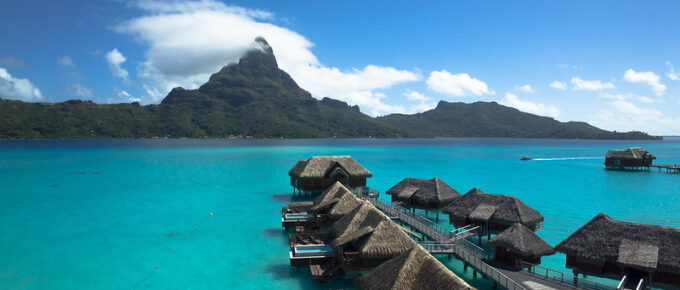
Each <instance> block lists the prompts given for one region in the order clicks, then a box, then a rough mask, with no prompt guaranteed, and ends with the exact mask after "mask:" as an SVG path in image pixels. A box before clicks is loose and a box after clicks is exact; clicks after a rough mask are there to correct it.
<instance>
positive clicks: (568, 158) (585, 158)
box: [531, 157, 604, 161]
mask: <svg viewBox="0 0 680 290" xmlns="http://www.w3.org/2000/svg"><path fill="white" fill-rule="evenodd" d="M602 158H604V157H561V158H534V159H531V160H533V161H556V160H587V159H602Z"/></svg>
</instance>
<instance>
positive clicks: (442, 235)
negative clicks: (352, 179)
mask: <svg viewBox="0 0 680 290" xmlns="http://www.w3.org/2000/svg"><path fill="white" fill-rule="evenodd" d="M369 201H370V202H371V203H372V204H373V205H375V206H376V207H377V208H378V209H380V210H382V211H383V212H384V213H386V214H387V215H392V216H396V217H397V218H399V219H400V220H401V221H402V222H404V223H406V224H408V225H410V226H411V227H412V228H413V229H415V230H417V231H420V232H421V233H423V234H425V235H428V236H430V237H431V238H433V239H435V240H438V241H446V240H448V238H449V237H450V236H451V232H450V231H448V230H446V229H445V228H443V227H441V226H439V225H437V224H436V223H434V222H432V221H430V220H428V219H427V218H425V217H422V216H420V215H418V214H415V213H412V212H411V211H409V210H407V209H405V208H402V207H399V206H396V205H395V204H393V203H391V202H388V201H383V200H377V199H369ZM458 241H465V242H461V243H463V244H461V243H459V242H455V243H454V242H449V243H448V244H442V243H439V244H425V245H426V246H425V247H430V249H442V250H443V249H446V250H447V251H449V250H451V253H452V254H455V255H456V256H458V257H460V259H462V260H463V261H465V262H466V263H468V264H469V265H470V266H471V267H473V268H474V269H477V270H478V271H479V272H480V273H481V274H482V275H484V276H486V277H488V278H489V279H491V280H492V281H495V282H496V283H497V284H498V286H501V287H503V288H505V289H510V290H526V288H524V287H523V286H521V285H520V284H518V283H517V282H515V281H513V280H512V279H510V278H509V277H508V276H506V275H504V274H503V273H501V272H500V271H498V270H497V269H495V268H493V267H491V266H489V265H488V264H487V263H485V262H484V261H482V259H481V258H480V253H479V252H478V250H477V249H475V250H474V251H475V252H476V253H474V254H473V253H472V252H470V251H468V250H467V249H466V247H470V246H469V245H467V244H465V243H466V242H467V243H468V244H471V245H473V246H475V247H476V248H478V249H479V250H482V251H484V250H483V249H481V248H479V247H477V246H476V245H474V244H473V243H471V242H470V241H468V240H466V239H460V240H458ZM473 248H474V247H473ZM426 249H427V248H426ZM485 255H486V254H481V257H484V256H485Z"/></svg>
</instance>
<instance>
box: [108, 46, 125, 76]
mask: <svg viewBox="0 0 680 290" xmlns="http://www.w3.org/2000/svg"><path fill="white" fill-rule="evenodd" d="M126 60H127V58H125V56H123V54H122V53H120V51H118V49H117V48H114V49H113V50H111V51H109V52H107V53H106V63H107V64H108V65H109V69H111V73H112V74H113V75H114V76H116V77H119V78H121V79H123V80H124V81H127V80H128V77H129V74H128V71H127V70H125V69H124V68H123V67H121V64H123V63H124V62H125V61H126Z"/></svg>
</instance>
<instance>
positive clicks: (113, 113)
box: [0, 38, 653, 139]
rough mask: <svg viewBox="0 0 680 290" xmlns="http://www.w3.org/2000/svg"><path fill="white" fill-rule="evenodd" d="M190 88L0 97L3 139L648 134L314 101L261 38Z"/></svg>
mask: <svg viewBox="0 0 680 290" xmlns="http://www.w3.org/2000/svg"><path fill="white" fill-rule="evenodd" d="M255 41H256V44H257V45H259V46H260V47H261V49H253V50H250V51H248V52H247V53H246V54H245V55H244V56H243V57H242V58H241V59H240V61H239V62H238V63H234V64H230V65H228V66H226V67H224V68H222V70H220V71H219V72H217V73H215V74H213V75H212V76H211V77H210V80H209V81H208V82H207V83H205V84H204V85H202V86H201V87H200V88H198V89H196V90H185V89H183V88H175V89H173V90H172V91H171V92H170V93H169V94H168V96H167V97H166V98H165V99H164V100H163V101H162V102H161V104H158V105H147V106H140V105H139V104H138V103H132V104H95V103H92V102H90V101H79V100H72V101H67V102H62V103H26V102H21V101H13V100H3V99H0V139H24V138H30V139H41V138H152V137H171V138H180V137H189V138H206V137H207V138H225V137H229V136H232V135H234V136H244V137H245V136H252V137H255V138H278V137H285V138H325V137H369V136H371V137H380V138H391V137H513V138H515V137H516V138H601V139H650V138H653V137H651V136H648V135H646V134H643V133H639V132H632V133H623V134H621V133H614V132H608V131H604V130H600V129H598V128H595V127H593V126H590V125H588V124H586V123H578V122H569V123H560V122H558V121H555V120H553V119H551V118H546V117H539V116H536V115H532V114H528V113H523V112H520V111H518V110H516V109H513V108H509V107H505V106H501V105H498V104H496V103H482V102H478V103H473V104H463V103H447V102H440V103H439V105H438V106H437V108H436V109H434V110H430V111H428V112H424V113H420V114H415V115H400V114H393V115H389V116H385V117H380V118H371V117H369V116H367V115H364V114H362V113H361V112H360V111H359V108H358V107H357V106H349V105H347V103H345V102H342V101H338V100H333V99H329V98H324V99H322V100H320V101H319V100H317V99H315V98H313V97H312V96H311V95H310V94H309V92H307V91H305V90H303V89H302V88H300V87H299V86H298V85H297V84H296V83H295V81H294V80H293V79H292V78H291V77H290V76H289V75H288V74H287V73H286V72H284V71H283V70H281V69H279V67H278V65H277V62H276V58H275V57H274V52H273V50H272V48H271V47H270V46H269V44H267V42H266V41H265V40H264V39H262V38H257V39H256V40H255Z"/></svg>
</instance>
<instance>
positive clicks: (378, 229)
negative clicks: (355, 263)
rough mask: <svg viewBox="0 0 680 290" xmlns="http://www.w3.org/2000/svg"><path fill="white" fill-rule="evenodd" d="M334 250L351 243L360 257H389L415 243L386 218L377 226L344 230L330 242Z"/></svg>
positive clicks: (406, 249) (411, 246)
mask: <svg viewBox="0 0 680 290" xmlns="http://www.w3.org/2000/svg"><path fill="white" fill-rule="evenodd" d="M332 245H333V247H335V248H336V251H339V249H338V247H339V246H342V245H344V246H345V247H346V246H347V245H351V246H352V248H354V249H356V250H357V251H358V252H359V257H360V258H362V259H389V258H391V257H394V256H396V255H399V254H401V253H403V252H406V251H408V250H409V249H411V248H413V247H414V246H415V245H416V242H414V241H413V240H412V239H411V238H409V237H408V236H407V235H406V234H405V233H404V232H403V231H402V230H401V228H400V227H399V226H398V225H397V224H395V223H394V222H393V221H391V220H389V219H386V220H382V221H381V222H379V223H378V225H377V226H375V227H373V226H364V227H361V228H360V229H358V230H355V231H351V232H346V233H345V234H344V235H342V236H340V237H338V238H337V239H335V240H333V242H332Z"/></svg>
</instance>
